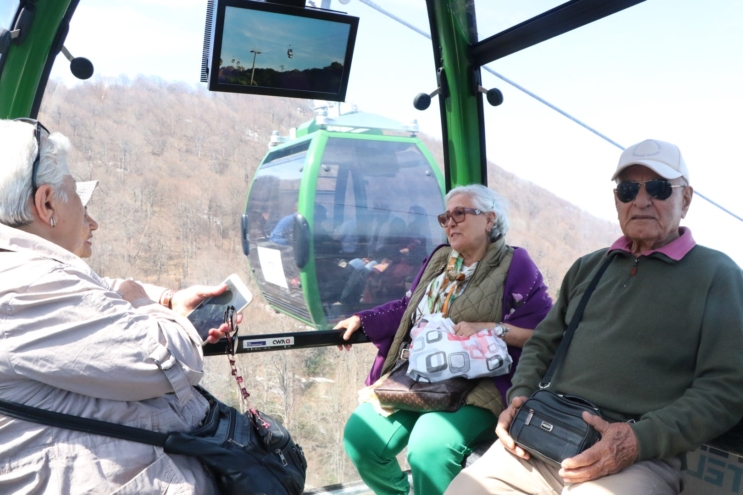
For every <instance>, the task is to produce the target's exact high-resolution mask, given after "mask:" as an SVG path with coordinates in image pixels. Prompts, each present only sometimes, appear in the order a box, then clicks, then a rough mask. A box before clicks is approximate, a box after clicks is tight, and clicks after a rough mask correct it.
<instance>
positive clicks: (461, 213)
mask: <svg viewBox="0 0 743 495" xmlns="http://www.w3.org/2000/svg"><path fill="white" fill-rule="evenodd" d="M467 213H472V214H473V215H480V214H482V210H476V209H474V208H465V207H463V206H457V207H456V208H454V209H453V210H452V211H445V212H444V213H442V214H441V215H439V216H438V217H436V218H438V219H439V225H441V226H442V227H446V224H447V222H448V221H449V219H450V218H451V219H452V220H454V225H458V224H460V223H462V222H464V219H465V218H466V217H467Z"/></svg>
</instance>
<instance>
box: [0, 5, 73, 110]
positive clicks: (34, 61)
mask: <svg viewBox="0 0 743 495" xmlns="http://www.w3.org/2000/svg"><path fill="white" fill-rule="evenodd" d="M34 5H35V6H36V13H35V14H34V19H33V22H32V23H31V26H30V29H29V32H28V35H27V36H26V39H25V40H24V41H23V44H21V45H18V46H16V45H11V46H10V48H9V49H8V53H7V54H6V55H5V57H7V58H6V61H5V67H4V68H3V72H2V75H0V118H3V119H12V118H16V117H28V116H29V115H30V113H31V107H32V106H33V102H34V98H35V97H36V89H37V88H38V86H39V82H40V80H41V74H42V72H43V71H44V64H45V63H46V60H47V57H48V56H49V50H50V49H51V47H52V43H53V42H54V37H55V36H56V34H57V30H58V29H59V24H60V22H61V21H62V19H63V18H64V15H65V13H66V12H67V8H68V7H69V5H70V0H54V1H45V2H37V3H35V4H34Z"/></svg>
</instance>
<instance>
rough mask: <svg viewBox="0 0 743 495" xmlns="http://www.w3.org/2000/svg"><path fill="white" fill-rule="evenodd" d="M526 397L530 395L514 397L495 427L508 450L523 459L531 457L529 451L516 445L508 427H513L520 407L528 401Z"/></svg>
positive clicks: (496, 432)
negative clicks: (512, 424)
mask: <svg viewBox="0 0 743 495" xmlns="http://www.w3.org/2000/svg"><path fill="white" fill-rule="evenodd" d="M526 399H528V397H524V396H521V397H514V398H513V400H512V401H511V404H510V405H509V406H508V407H507V408H506V410H505V411H503V412H502V413H500V416H499V417H498V425H497V426H496V427H495V434H496V435H498V439H499V440H500V442H501V443H502V444H503V446H504V447H505V448H506V450H507V451H509V452H510V453H512V454H513V455H515V456H517V457H521V458H522V459H529V453H528V452H527V451H525V450H524V449H522V448H521V447H519V446H518V445H516V442H514V441H513V438H511V435H509V434H508V429H509V428H510V427H511V423H513V420H514V418H515V417H516V413H517V412H518V410H519V407H521V405H522V404H523V403H524V402H526Z"/></svg>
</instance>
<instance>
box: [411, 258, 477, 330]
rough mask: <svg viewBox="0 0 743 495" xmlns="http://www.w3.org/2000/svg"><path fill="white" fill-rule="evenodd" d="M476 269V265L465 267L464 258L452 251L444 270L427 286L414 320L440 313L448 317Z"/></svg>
mask: <svg viewBox="0 0 743 495" xmlns="http://www.w3.org/2000/svg"><path fill="white" fill-rule="evenodd" d="M476 268H477V263H473V264H472V265H471V266H469V267H465V266H464V258H462V256H461V255H460V254H459V253H458V252H456V251H455V250H453V249H452V251H451V256H449V261H448V262H447V264H446V269H445V270H444V271H443V273H442V274H441V275H439V276H438V277H436V278H435V279H433V280H432V281H431V283H430V284H428V288H427V289H426V293H425V294H424V295H423V298H422V299H421V302H420V304H419V305H418V311H417V312H416V313H417V314H416V315H415V316H414V318H415V319H416V320H418V319H420V318H422V317H424V316H427V315H429V314H434V313H441V314H443V315H444V317H448V316H449V308H451V305H452V304H454V301H455V300H456V299H457V297H459V296H460V295H462V292H464V289H465V287H466V286H467V282H468V281H469V280H470V278H472V274H474V273H475V269H476Z"/></svg>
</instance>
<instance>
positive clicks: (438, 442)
mask: <svg viewBox="0 0 743 495" xmlns="http://www.w3.org/2000/svg"><path fill="white" fill-rule="evenodd" d="M497 420H498V418H496V417H495V416H494V415H493V413H492V412H490V411H488V410H486V409H481V408H479V407H474V406H462V407H461V408H460V409H459V410H458V411H456V412H451V413H446V412H429V413H416V412H410V411H398V412H396V413H395V414H392V415H390V416H388V417H386V418H385V417H383V416H380V415H379V414H378V413H377V412H376V411H375V410H374V408H373V407H372V406H371V404H368V403H365V404H361V405H360V406H359V407H357V408H356V410H355V411H354V412H353V414H351V417H350V418H349V419H348V422H347V423H346V429H345V432H344V435H343V444H344V446H345V449H346V453H347V454H348V456H349V457H350V458H351V460H352V461H353V463H354V464H355V465H356V469H357V470H358V471H359V475H361V479H362V480H364V482H365V483H366V485H367V486H368V487H369V488H371V489H372V490H373V491H374V493H376V494H377V495H408V493H409V492H410V485H409V483H408V477H407V476H406V475H405V474H404V473H403V472H402V470H401V469H400V465H399V464H398V462H397V459H396V458H395V456H396V455H397V454H399V453H400V452H401V451H402V449H404V448H405V447H406V446H407V447H408V463H409V464H410V468H411V470H412V472H413V490H414V493H415V495H440V494H443V493H444V491H445V490H446V487H447V486H449V483H451V480H453V479H454V477H455V476H456V475H457V474H459V472H460V471H461V470H462V460H463V459H464V458H465V456H467V455H469V454H470V453H471V452H472V447H473V446H474V445H476V444H478V443H480V442H484V441H486V440H494V439H495V425H496V423H497Z"/></svg>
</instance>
